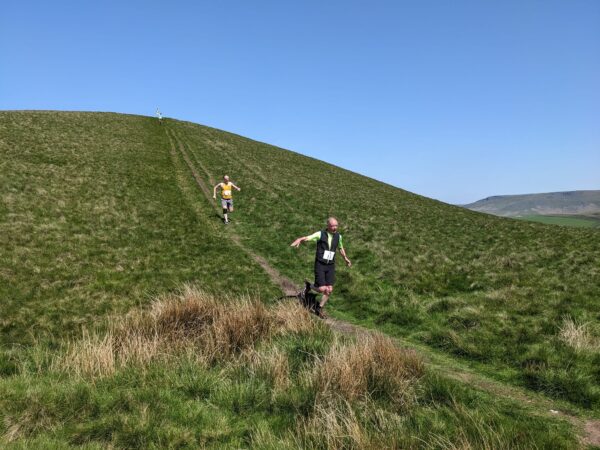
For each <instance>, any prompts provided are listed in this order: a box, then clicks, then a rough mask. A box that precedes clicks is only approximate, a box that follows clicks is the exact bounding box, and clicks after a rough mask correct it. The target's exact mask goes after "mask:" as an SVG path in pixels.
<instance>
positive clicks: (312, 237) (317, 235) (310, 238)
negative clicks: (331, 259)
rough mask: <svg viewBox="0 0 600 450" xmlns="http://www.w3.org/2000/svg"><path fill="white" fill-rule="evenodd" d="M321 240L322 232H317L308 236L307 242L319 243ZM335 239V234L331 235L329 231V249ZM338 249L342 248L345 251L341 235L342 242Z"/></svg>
mask: <svg viewBox="0 0 600 450" xmlns="http://www.w3.org/2000/svg"><path fill="white" fill-rule="evenodd" d="M319 239H321V232H320V231H317V232H316V233H313V234H311V235H310V236H308V239H307V240H306V241H307V242H314V241H318V240H319ZM332 239H333V234H331V233H330V232H329V231H328V232H327V245H329V248H331V241H332ZM338 247H339V248H341V249H342V250H343V249H344V243H343V242H342V235H341V234H340V242H339V243H338Z"/></svg>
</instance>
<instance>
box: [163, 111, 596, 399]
mask: <svg viewBox="0 0 600 450" xmlns="http://www.w3.org/2000/svg"><path fill="white" fill-rule="evenodd" d="M168 125H169V127H171V128H172V129H173V130H175V131H176V132H177V133H178V135H179V136H180V137H181V138H182V140H184V141H185V142H187V144H188V149H189V151H190V152H191V153H192V154H194V155H195V157H196V161H201V163H202V165H203V166H204V167H205V168H206V170H207V171H208V175H210V176H212V179H210V180H209V181H211V183H212V182H215V181H218V180H217V178H218V177H220V176H221V175H222V174H223V173H228V174H229V175H231V176H232V179H233V180H234V182H236V183H238V184H239V185H240V186H241V187H242V189H243V191H242V193H241V194H240V195H237V197H236V202H237V203H236V204H237V206H238V211H237V212H236V213H235V217H236V220H237V224H234V228H232V229H231V230H228V231H231V232H233V229H235V232H236V233H238V234H239V235H241V236H242V237H243V240H244V242H245V244H246V245H248V246H250V247H251V248H253V249H254V250H255V251H256V252H257V253H259V254H261V255H263V256H264V257H266V258H267V259H268V260H269V261H270V262H271V263H272V265H273V266H275V267H277V268H279V269H280V270H281V271H282V272H283V273H284V274H285V275H287V276H289V277H290V278H292V279H295V280H299V281H300V280H301V279H302V278H303V277H304V276H310V275H311V261H312V258H313V249H312V247H311V248H303V249H301V250H300V251H295V250H293V249H291V248H290V247H289V243H290V242H291V241H292V240H293V239H294V238H296V237H298V236H302V235H307V234H309V233H312V232H313V231H315V230H317V229H319V228H321V227H322V226H323V221H324V219H325V218H326V217H327V216H328V215H330V214H334V215H336V216H337V217H338V218H339V219H340V220H341V224H342V233H343V234H344V236H345V242H346V245H347V247H348V251H349V255H350V257H351V259H353V262H354V264H355V266H354V267H353V268H352V269H351V270H344V269H343V268H340V270H339V274H338V287H337V292H335V293H334V296H333V297H332V301H331V307H332V308H333V309H334V310H335V311H336V312H337V313H338V314H339V315H341V316H343V317H346V318H348V319H350V320H354V321H357V322H360V323H363V324H367V325H370V326H374V327H378V328H381V329H385V330H386V331H387V332H388V333H392V334H394V335H398V336H402V337H404V338H407V339H409V340H412V341H415V342H420V343H426V344H427V345H429V346H430V347H433V348H436V349H440V350H442V351H444V352H447V353H449V354H451V355H454V356H456V357H459V358H462V359H464V360H466V361H470V362H473V363H475V364H476V365H478V366H479V367H480V369H482V370H485V371H487V372H488V373H490V374H493V375H494V376H496V377H499V378H501V379H506V380H510V381H511V382H515V383H518V384H522V385H525V386H527V387H530V388H532V389H535V390H540V391H543V392H545V393H547V394H549V395H552V396H554V397H557V398H563V399H567V400H569V401H572V402H574V403H576V404H579V405H582V406H585V407H588V408H593V409H600V380H599V377H600V372H598V367H600V355H599V353H598V351H577V352H576V351H574V349H573V348H572V347H570V346H568V345H566V344H565V342H564V340H562V339H561V338H560V330H561V327H563V325H564V324H565V321H567V320H568V319H569V318H570V319H572V320H574V321H575V322H576V323H578V324H581V326H584V324H589V326H588V325H585V326H586V327H588V328H586V331H587V332H588V334H590V333H591V335H592V336H595V339H598V336H599V335H600V330H599V329H598V328H597V323H598V318H599V317H600V305H599V304H598V302H597V299H598V297H599V296H600V239H598V233H597V231H596V230H585V229H568V228H563V227H560V228H559V227H552V226H546V225H541V224H536V223H524V222H522V221H517V220H509V219H503V218H498V217H494V216H490V215H487V214H480V213H475V212H472V211H469V210H466V209H463V208H459V207H453V206H450V205H447V204H443V203H440V202H436V201H434V200H430V199H427V198H423V197H420V196H417V195H414V194H411V193H408V192H406V191H403V190H401V189H396V188H393V187H391V186H388V185H385V184H382V183H379V182H377V181H375V180H372V179H369V178H365V177H363V176H360V175H357V174H354V173H350V172H348V171H344V170H342V169H340V168H337V167H334V166H331V165H328V164H325V163H322V162H320V161H317V160H314V159H310V158H306V157H303V156H300V155H298V154H294V153H292V152H287V151H282V150H281V149H277V148H275V147H271V146H268V145H265V144H261V143H258V142H255V141H250V140H248V139H244V138H242V137H239V136H236V135H232V134H228V133H224V132H221V131H218V130H214V129H209V128H205V127H201V126H198V125H194V124H191V123H183V122H175V121H169V123H168ZM207 177H208V176H207ZM323 180H328V181H327V183H324V182H323Z"/></svg>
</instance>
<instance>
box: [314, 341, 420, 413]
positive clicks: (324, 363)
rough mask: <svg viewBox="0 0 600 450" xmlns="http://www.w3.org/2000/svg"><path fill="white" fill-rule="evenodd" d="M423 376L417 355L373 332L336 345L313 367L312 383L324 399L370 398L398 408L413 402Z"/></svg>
mask: <svg viewBox="0 0 600 450" xmlns="http://www.w3.org/2000/svg"><path fill="white" fill-rule="evenodd" d="M423 373H424V364H423V360H422V359H421V357H420V356H418V355H417V354H416V353H415V352H414V351H411V350H405V349H401V348H399V347H398V346H397V345H396V344H395V343H394V341H392V340H391V339H390V338H387V337H385V336H383V335H381V334H379V333H376V334H373V335H369V336H366V337H365V338H364V339H362V340H360V341H359V342H356V343H354V344H352V345H348V344H340V343H339V342H336V343H335V344H334V345H333V346H332V348H331V349H330V351H329V353H328V354H327V355H326V356H325V357H324V358H323V359H322V360H321V361H319V363H318V364H317V365H316V366H315V369H314V373H313V377H314V378H313V382H314V388H315V390H316V391H317V392H318V393H319V395H320V396H322V397H324V398H342V399H344V400H346V401H354V400H369V399H371V398H373V399H378V400H385V401H388V402H390V403H392V404H394V405H395V406H398V407H402V406H407V405H408V404H410V403H411V401H412V400H413V398H414V396H415V392H414V387H415V385H416V382H417V380H418V379H419V378H420V377H421V376H422V375H423Z"/></svg>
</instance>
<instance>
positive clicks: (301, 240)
mask: <svg viewBox="0 0 600 450" xmlns="http://www.w3.org/2000/svg"><path fill="white" fill-rule="evenodd" d="M304 241H308V236H304V237H299V238H298V239H296V240H295V241H294V242H292V243H291V245H290V247H296V248H298V247H300V244H302V243H303V242H304Z"/></svg>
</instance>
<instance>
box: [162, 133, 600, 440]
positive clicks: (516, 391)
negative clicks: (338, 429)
mask: <svg viewBox="0 0 600 450" xmlns="http://www.w3.org/2000/svg"><path fill="white" fill-rule="evenodd" d="M166 132H167V136H168V137H169V141H170V142H171V151H172V152H173V153H176V152H177V151H179V152H180V154H181V155H182V157H183V160H184V161H185V162H186V164H187V166H188V168H189V169H190V171H191V173H192V176H193V177H194V180H195V181H196V184H197V185H198V187H199V189H200V191H201V192H202V193H203V194H204V196H205V197H206V200H207V201H208V202H209V203H210V204H211V205H215V203H214V202H213V198H212V193H211V191H210V188H209V187H208V186H207V185H206V183H205V182H204V180H203V179H202V177H200V176H199V175H198V172H197V171H196V168H195V166H194V164H193V163H192V161H191V160H190V158H189V155H188V154H187V152H186V150H185V146H184V145H183V144H182V142H181V140H180V138H179V137H178V136H177V134H176V133H175V132H174V131H173V130H170V129H167V131H166ZM203 171H204V172H205V173H206V176H207V177H209V179H210V174H209V173H208V172H206V169H204V168H203ZM215 210H216V211H217V212H220V210H219V208H218V207H217V206H216V205H215ZM231 239H232V241H233V242H234V243H235V244H236V245H237V246H238V247H239V248H240V249H241V250H243V251H244V252H245V253H246V254H247V255H248V256H250V257H251V258H252V259H253V260H254V261H256V262H257V263H258V264H259V265H260V266H261V267H262V269H263V270H264V271H265V272H266V273H267V274H268V275H269V277H270V278H271V281H273V283H274V284H275V285H277V286H279V287H280V288H281V290H282V291H283V292H284V293H285V295H294V294H295V293H296V292H298V290H299V287H298V286H297V285H296V284H295V283H294V282H293V281H292V280H290V279H289V278H287V277H285V276H284V275H282V274H281V273H279V271H278V270H277V269H275V268H274V267H273V266H271V265H270V264H269V262H268V261H267V260H266V259H265V258H263V257H262V256H260V255H258V254H256V253H255V252H253V251H252V250H251V249H249V248H247V247H246V246H245V245H244V244H243V242H242V241H241V239H240V237H239V236H237V235H235V234H232V235H231ZM326 323H327V324H328V325H329V326H330V327H331V328H332V329H333V330H335V331H337V332H339V333H341V334H344V335H348V336H365V335H368V334H371V333H373V331H372V330H369V329H367V328H364V327H361V326H358V325H354V324H351V323H348V322H344V321H341V320H337V319H331V318H330V319H327V320H326ZM396 340H397V342H398V343H399V344H400V345H401V346H403V347H410V343H407V342H403V341H402V340H399V339H396ZM415 350H417V349H415ZM417 351H418V350H417ZM424 359H425V360H426V361H427V362H428V363H429V364H430V366H433V367H434V368H435V369H436V370H437V371H439V372H440V373H442V374H443V375H446V376H448V377H449V378H452V379H454V380H458V381H460V382H463V383H467V384H469V385H470V386H472V387H475V388H477V389H480V390H483V391H486V392H488V393H490V394H493V395H495V396H497V397H502V398H507V399H510V400H514V401H516V402H518V403H521V404H523V405H524V406H528V407H530V409H531V408H535V411H534V413H535V414H538V415H542V416H546V417H558V418H562V419H564V420H567V421H568V422H570V423H571V424H573V425H574V426H575V427H576V428H577V429H578V430H580V433H581V436H580V437H581V443H582V444H583V445H586V446H587V445H594V446H600V420H585V419H582V418H579V417H577V416H575V415H573V414H570V413H567V412H564V411H560V408H558V407H556V406H555V405H554V403H553V402H552V400H549V399H547V398H545V397H542V396H534V395H531V393H529V392H528V391H526V390H524V389H521V388H518V387H515V386H510V385H506V384H503V383H500V382H497V381H494V380H491V379H488V378H486V377H484V376H482V375H481V374H475V373H473V372H469V371H466V370H464V369H461V368H458V367H451V366H448V365H447V364H443V363H442V362H439V361H438V362H436V361H434V360H433V359H432V358H428V357H427V356H424Z"/></svg>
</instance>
